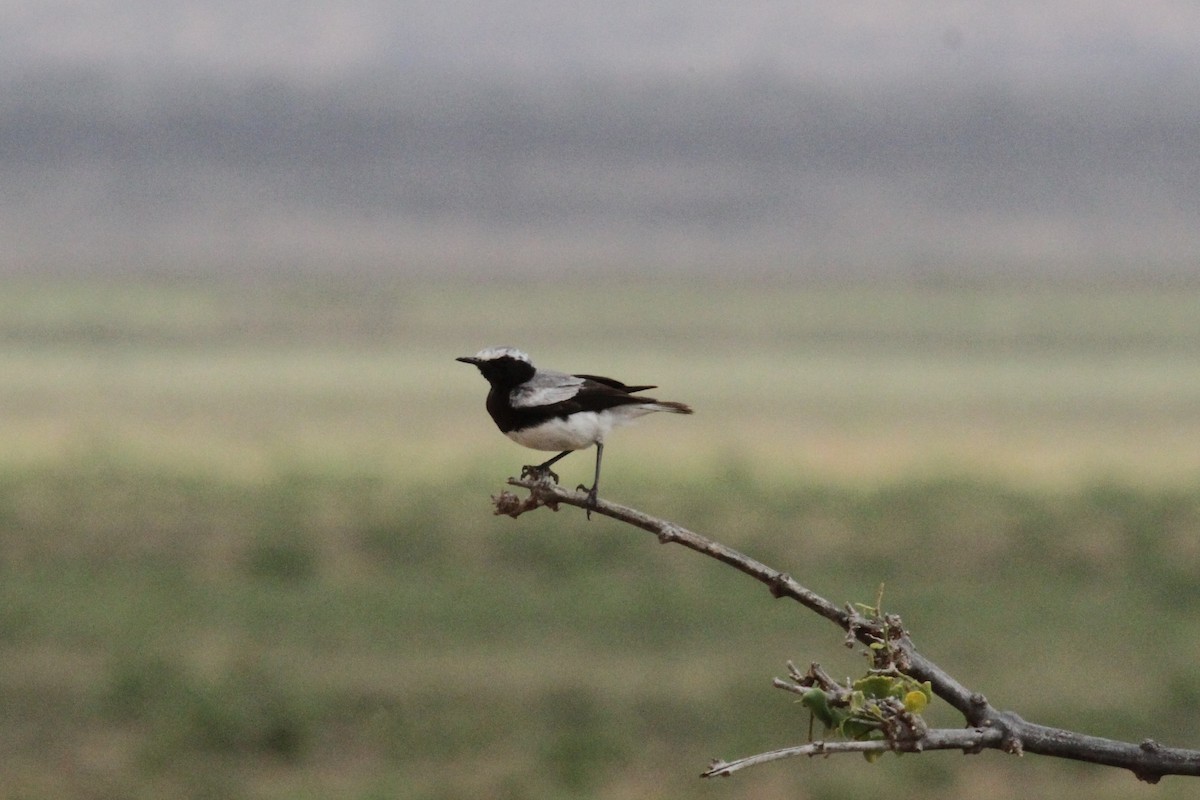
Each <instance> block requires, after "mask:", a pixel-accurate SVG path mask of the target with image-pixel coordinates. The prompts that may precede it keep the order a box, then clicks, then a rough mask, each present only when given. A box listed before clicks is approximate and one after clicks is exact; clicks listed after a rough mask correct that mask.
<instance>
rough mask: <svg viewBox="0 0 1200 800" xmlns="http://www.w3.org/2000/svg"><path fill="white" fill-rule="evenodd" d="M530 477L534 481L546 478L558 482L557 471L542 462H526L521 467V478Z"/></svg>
mask: <svg viewBox="0 0 1200 800" xmlns="http://www.w3.org/2000/svg"><path fill="white" fill-rule="evenodd" d="M526 478H531V479H533V480H535V481H545V480H546V479H547V478H549V479H550V480H552V481H554V482H555V483H558V473H557V472H555V471H554V470H552V469H550V468H549V467H547V466H545V465H544V464H537V465H532V464H526V465H525V466H523V467H521V480H525V479H526Z"/></svg>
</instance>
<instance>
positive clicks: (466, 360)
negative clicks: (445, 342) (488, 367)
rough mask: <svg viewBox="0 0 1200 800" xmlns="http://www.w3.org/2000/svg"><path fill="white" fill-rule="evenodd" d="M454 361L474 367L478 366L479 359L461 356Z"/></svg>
mask: <svg viewBox="0 0 1200 800" xmlns="http://www.w3.org/2000/svg"><path fill="white" fill-rule="evenodd" d="M454 360H455V361H461V362H463V363H464V364H474V365H475V366H479V359H478V358H474V357H472V356H461V357H460V358H456V359H454Z"/></svg>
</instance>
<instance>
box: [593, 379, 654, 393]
mask: <svg viewBox="0 0 1200 800" xmlns="http://www.w3.org/2000/svg"><path fill="white" fill-rule="evenodd" d="M575 377H576V378H583V379H584V380H585V381H592V382H593V383H600V384H603V385H605V386H611V387H612V388H614V389H620V390H621V391H622V392H629V393H633V392H644V391H646V390H647V389H657V388H658V387H657V386H626V385H625V384H623V383H621V382H620V381H618V380H616V379H614V378H605V377H603V376H602V375H576V376H575Z"/></svg>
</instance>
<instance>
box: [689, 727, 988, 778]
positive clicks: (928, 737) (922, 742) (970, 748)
mask: <svg viewBox="0 0 1200 800" xmlns="http://www.w3.org/2000/svg"><path fill="white" fill-rule="evenodd" d="M999 738H1000V732H999V731H996V730H989V729H987V728H937V729H935V730H931V731H929V732H928V733H926V734H925V736H923V737H922V738H920V739H916V740H913V741H911V742H889V741H886V740H884V739H871V740H869V741H865V742H859V741H837V742H823V741H818V742H809V743H808V744H802V745H797V746H796V747H784V748H782V749H780V750H771V751H770V752H767V753H758V754H756V755H752V756H746V757H745V758H739V759H736V760H734V761H720V760H716V761H713V762H712V763H711V764H710V765H709V767H708V769H706V770H705V771H704V772H701V773H700V777H701V778H719V777H720V778H723V777H728V776H729V775H732V774H733V773H735V772H737V771H738V770H740V769H745V768H746V767H753V766H757V765H759V764H766V763H768V762H771V761H779V760H780V759H784V758H793V757H795V756H810V757H812V756H831V755H837V754H838V753H887V752H894V753H921V752H924V751H926V750H962V751H963V752H964V753H977V752H979V750H980V749H981V748H984V747H996V746H997V744H998V742H991V741H990V740H992V739H996V740H998V739H999Z"/></svg>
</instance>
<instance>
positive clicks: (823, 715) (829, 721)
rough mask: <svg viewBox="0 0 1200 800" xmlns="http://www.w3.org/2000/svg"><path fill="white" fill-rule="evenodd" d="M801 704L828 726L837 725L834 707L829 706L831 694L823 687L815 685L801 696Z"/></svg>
mask: <svg viewBox="0 0 1200 800" xmlns="http://www.w3.org/2000/svg"><path fill="white" fill-rule="evenodd" d="M800 704H801V705H802V706H804V707H805V708H807V709H808V710H809V711H811V712H812V715H813V716H814V717H816V718H817V719H818V720H819V721H820V722H821V724H822V725H824V726H825V727H826V728H833V727H836V725H837V722H836V721H835V720H834V715H833V709H832V708H830V707H829V695H827V694H825V692H824V691H823V690H822V689H818V688H817V687H815V686H814V687H813V688H811V689H809V690H808V691H807V692H805V693H804V696H803V697H801V698H800Z"/></svg>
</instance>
